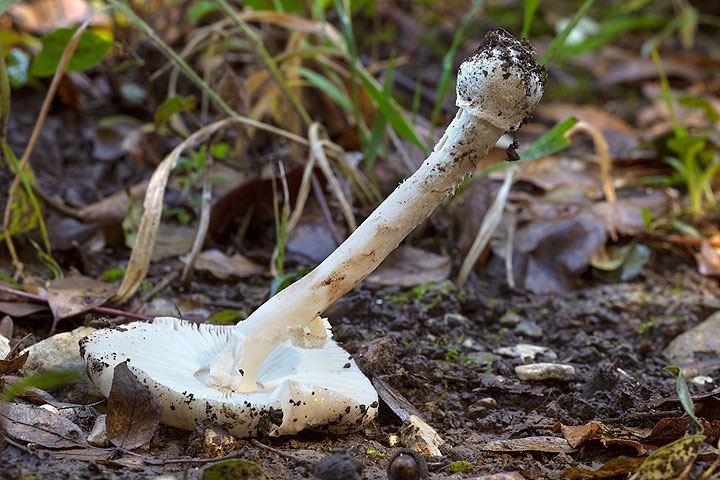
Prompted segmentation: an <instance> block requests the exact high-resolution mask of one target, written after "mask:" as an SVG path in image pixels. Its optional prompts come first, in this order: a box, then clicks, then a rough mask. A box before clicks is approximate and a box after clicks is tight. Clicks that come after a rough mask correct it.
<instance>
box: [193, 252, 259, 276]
mask: <svg viewBox="0 0 720 480" xmlns="http://www.w3.org/2000/svg"><path fill="white" fill-rule="evenodd" d="M195 269H196V270H199V271H202V272H208V273H210V274H211V275H212V276H213V277H215V278H219V279H221V280H224V279H226V278H230V277H241V278H244V277H250V276H252V275H258V274H261V273H263V272H265V270H266V268H265V267H264V266H262V265H259V264H257V263H255V262H253V261H252V260H250V259H249V258H247V257H244V256H242V255H239V254H235V255H233V256H228V255H225V254H224V253H223V252H221V251H220V250H217V249H214V248H213V249H210V250H205V251H204V252H202V253H200V255H198V257H197V260H195Z"/></svg>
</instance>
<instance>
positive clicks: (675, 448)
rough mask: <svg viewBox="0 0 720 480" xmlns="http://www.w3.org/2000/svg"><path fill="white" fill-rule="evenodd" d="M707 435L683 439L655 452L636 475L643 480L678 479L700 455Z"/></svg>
mask: <svg viewBox="0 0 720 480" xmlns="http://www.w3.org/2000/svg"><path fill="white" fill-rule="evenodd" d="M704 441H705V435H692V436H688V437H682V438H679V439H677V440H675V441H674V442H672V443H668V444H667V445H663V446H662V447H660V448H658V449H657V450H655V451H654V452H653V453H652V454H650V456H649V457H647V458H646V459H645V461H644V462H643V463H642V464H641V465H640V466H639V467H638V468H637V470H636V471H635V472H636V475H637V474H639V477H640V478H642V479H643V480H666V479H669V478H677V477H678V476H680V475H681V473H682V472H683V470H685V468H686V467H687V466H688V465H690V464H691V463H693V462H694V461H695V459H696V458H697V456H698V453H700V447H702V444H703V442H704Z"/></svg>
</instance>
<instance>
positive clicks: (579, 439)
mask: <svg viewBox="0 0 720 480" xmlns="http://www.w3.org/2000/svg"><path fill="white" fill-rule="evenodd" d="M556 425H557V424H556ZM602 427H603V424H601V423H600V422H588V423H586V424H585V425H581V426H578V427H575V426H571V425H561V424H560V431H561V432H562V434H563V436H564V437H565V439H566V440H567V441H568V443H569V444H570V446H571V447H573V448H577V447H578V446H580V445H582V444H583V443H585V442H587V441H589V440H597V439H599V438H600V431H601V430H602ZM555 430H556V431H557V429H555Z"/></svg>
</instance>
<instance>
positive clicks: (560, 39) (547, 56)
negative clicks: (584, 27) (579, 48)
mask: <svg viewBox="0 0 720 480" xmlns="http://www.w3.org/2000/svg"><path fill="white" fill-rule="evenodd" d="M593 2H594V0H585V1H584V2H583V4H582V5H581V6H580V9H578V11H577V12H575V15H574V16H573V17H572V19H571V20H570V21H569V22H568V24H567V25H566V26H565V28H564V29H563V31H562V32H560V33H559V34H558V35H557V36H556V37H555V38H554V39H553V41H552V42H550V45H548V48H547V50H545V53H544V54H543V56H542V57H541V58H540V60H539V61H538V63H539V64H540V65H545V64H547V63H548V62H549V61H550V60H552V59H553V57H554V56H555V55H557V53H558V52H560V51H561V50H562V48H563V45H565V40H567V37H568V35H570V32H572V31H573V29H574V28H575V27H576V26H577V24H578V22H579V21H580V19H581V18H583V17H584V16H585V14H586V13H587V11H588V9H589V8H590V6H591V5H592V4H593Z"/></svg>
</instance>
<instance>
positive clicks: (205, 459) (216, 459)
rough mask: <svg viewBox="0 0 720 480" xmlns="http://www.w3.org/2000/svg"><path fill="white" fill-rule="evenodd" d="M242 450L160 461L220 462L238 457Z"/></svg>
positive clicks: (164, 462)
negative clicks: (219, 455) (224, 453)
mask: <svg viewBox="0 0 720 480" xmlns="http://www.w3.org/2000/svg"><path fill="white" fill-rule="evenodd" d="M243 453H244V451H243V450H235V451H234V452H232V453H228V454H227V455H223V456H222V457H214V458H169V459H167V460H163V461H162V463H163V464H166V463H211V462H220V461H222V460H232V459H233V458H238V457H241V456H242V455H243Z"/></svg>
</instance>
